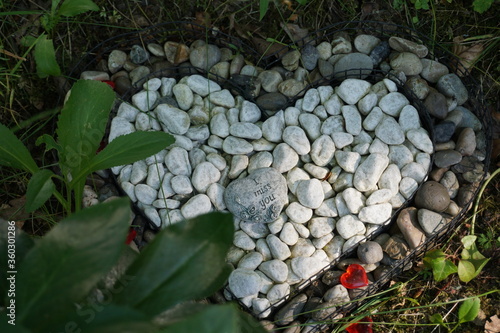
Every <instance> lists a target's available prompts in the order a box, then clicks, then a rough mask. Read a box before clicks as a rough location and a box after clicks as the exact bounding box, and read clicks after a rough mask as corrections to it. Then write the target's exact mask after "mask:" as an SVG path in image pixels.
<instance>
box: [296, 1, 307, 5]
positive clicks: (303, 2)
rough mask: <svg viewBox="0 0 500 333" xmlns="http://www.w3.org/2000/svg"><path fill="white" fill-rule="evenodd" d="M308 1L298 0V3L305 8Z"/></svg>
mask: <svg viewBox="0 0 500 333" xmlns="http://www.w3.org/2000/svg"><path fill="white" fill-rule="evenodd" d="M307 1H308V0H297V2H298V3H299V4H301V5H303V6H304V5H305V4H307Z"/></svg>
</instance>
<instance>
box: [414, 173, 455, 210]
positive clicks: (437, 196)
mask: <svg viewBox="0 0 500 333" xmlns="http://www.w3.org/2000/svg"><path fill="white" fill-rule="evenodd" d="M449 204H450V195H449V194H448V190H447V189H446V187H444V186H443V185H441V184H440V183H438V182H436V181H433V180H430V181H427V182H425V183H424V184H422V186H421V187H420V189H419V190H418V191H417V193H416V194H415V206H416V207H417V208H425V209H428V210H432V211H434V212H438V213H440V212H444V211H445V210H446V208H448V205H449Z"/></svg>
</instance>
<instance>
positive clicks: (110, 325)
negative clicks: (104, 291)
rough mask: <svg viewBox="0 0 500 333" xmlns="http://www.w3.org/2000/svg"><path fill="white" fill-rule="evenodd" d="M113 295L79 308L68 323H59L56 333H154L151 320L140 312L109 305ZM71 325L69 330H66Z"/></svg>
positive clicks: (154, 328)
mask: <svg viewBox="0 0 500 333" xmlns="http://www.w3.org/2000/svg"><path fill="white" fill-rule="evenodd" d="M112 300H113V294H110V295H105V298H104V299H103V301H102V302H99V301H94V302H93V303H90V304H86V305H84V306H83V307H81V308H79V309H78V310H77V311H76V312H75V313H74V315H73V317H71V318H70V319H69V320H68V321H66V322H61V323H60V327H59V329H58V330H57V332H68V331H70V332H85V333H123V332H134V333H135V332H156V331H157V328H156V327H155V326H154V325H153V323H152V322H151V318H150V317H149V316H146V315H145V314H143V313H142V312H139V311H137V310H134V309H131V308H128V307H120V306H117V305H114V304H109V302H111V301H112ZM68 322H71V323H72V327H71V330H68V329H67V325H68Z"/></svg>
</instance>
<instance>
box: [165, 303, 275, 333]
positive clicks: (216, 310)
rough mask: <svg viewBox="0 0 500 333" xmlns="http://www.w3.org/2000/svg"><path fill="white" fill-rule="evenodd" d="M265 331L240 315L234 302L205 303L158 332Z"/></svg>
mask: <svg viewBox="0 0 500 333" xmlns="http://www.w3.org/2000/svg"><path fill="white" fill-rule="evenodd" d="M191 332H197V333H219V332H220V333H243V332H252V333H265V332H266V331H265V330H264V328H262V326H261V325H260V324H259V323H258V322H257V321H256V320H248V319H247V318H246V317H244V316H242V314H241V311H239V310H238V309H237V308H236V306H235V305H234V304H224V305H206V306H203V307H202V308H201V309H198V311H197V312H195V313H194V314H190V315H188V316H184V317H182V319H181V320H179V321H177V322H175V323H173V324H171V325H169V326H167V327H166V328H164V329H162V330H160V331H159V333H191Z"/></svg>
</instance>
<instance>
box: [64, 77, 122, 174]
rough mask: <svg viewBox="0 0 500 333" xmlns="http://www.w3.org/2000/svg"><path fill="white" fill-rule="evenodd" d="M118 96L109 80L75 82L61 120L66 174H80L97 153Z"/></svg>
mask: <svg viewBox="0 0 500 333" xmlns="http://www.w3.org/2000/svg"><path fill="white" fill-rule="evenodd" d="M114 98H115V94H114V92H113V90H112V89H111V88H110V87H109V86H108V85H107V84H106V83H102V82H99V81H92V80H80V81H77V82H76V83H75V84H74V85H73V88H72V89H71V95H70V97H69V98H68V101H67V102H66V103H65V104H64V107H63V108H62V110H61V114H60V115H59V121H58V123H57V136H58V138H57V139H58V142H59V145H60V146H61V154H60V156H59V163H60V164H61V168H63V174H66V173H67V172H70V173H71V175H73V176H75V175H77V174H79V172H80V170H81V169H83V168H85V167H86V166H88V164H89V161H90V159H92V158H93V157H94V156H95V153H96V151H97V148H98V147H99V145H100V143H101V140H102V138H103V136H104V131H105V129H106V124H107V122H108V118H109V112H110V110H111V106H112V104H113V100H114Z"/></svg>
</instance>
